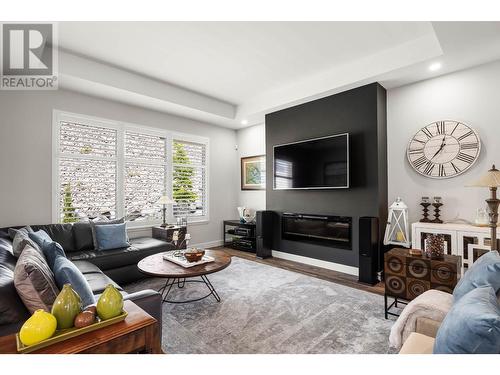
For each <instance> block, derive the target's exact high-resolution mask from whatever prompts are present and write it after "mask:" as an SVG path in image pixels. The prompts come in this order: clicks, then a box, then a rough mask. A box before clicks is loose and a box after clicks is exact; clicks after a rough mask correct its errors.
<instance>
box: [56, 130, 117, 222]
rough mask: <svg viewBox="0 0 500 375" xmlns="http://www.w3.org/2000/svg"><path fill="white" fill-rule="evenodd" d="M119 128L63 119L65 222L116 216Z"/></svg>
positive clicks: (61, 169) (61, 178)
mask: <svg viewBox="0 0 500 375" xmlns="http://www.w3.org/2000/svg"><path fill="white" fill-rule="evenodd" d="M116 145H117V134H116V130H113V129H105V128H100V127H96V126H89V125H82V124H76V123H69V122H62V123H61V124H60V133H59V150H60V157H59V161H58V168H59V215H60V221H61V222H63V223H69V222H76V221H80V220H86V219H93V218H96V217H102V216H105V217H107V218H109V219H113V218H115V217H116Z"/></svg>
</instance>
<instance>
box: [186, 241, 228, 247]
mask: <svg viewBox="0 0 500 375" xmlns="http://www.w3.org/2000/svg"><path fill="white" fill-rule="evenodd" d="M223 244H224V241H223V240H215V241H209V242H201V243H194V244H189V247H191V246H192V247H204V248H210V247H217V246H222V245H223Z"/></svg>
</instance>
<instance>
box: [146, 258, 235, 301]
mask: <svg viewBox="0 0 500 375" xmlns="http://www.w3.org/2000/svg"><path fill="white" fill-rule="evenodd" d="M163 254H164V253H158V254H154V255H150V256H148V257H146V258H144V259H143V260H141V261H140V262H139V263H138V264H137V267H138V268H139V271H141V272H142V273H144V274H146V275H148V276H155V277H163V278H165V279H166V281H165V285H164V286H162V287H161V288H160V289H158V292H160V293H161V295H162V298H163V302H168V303H188V302H196V301H200V300H202V299H204V298H207V297H209V296H214V298H215V299H216V300H217V302H220V297H219V295H218V294H217V291H216V290H215V288H214V287H213V285H212V283H211V282H210V280H208V277H207V275H208V274H211V273H214V272H218V271H221V270H223V269H224V268H226V267H227V266H229V265H230V264H231V256H230V255H228V254H226V253H225V252H224V251H222V250H206V252H205V254H206V255H208V256H211V257H212V258H214V259H215V261H213V262H210V263H204V264H200V265H198V266H194V267H189V268H184V267H182V266H179V265H177V264H175V263H172V262H170V261H168V260H164V259H163ZM194 277H201V280H191V279H192V278H194ZM187 279H190V280H187ZM186 283H204V284H205V285H206V286H207V288H208V290H209V291H210V293H208V294H207V295H206V296H203V297H200V298H196V299H190V300H184V301H174V300H171V299H168V295H169V293H170V291H171V290H172V287H173V286H174V285H175V284H177V287H178V288H180V289H182V288H184V286H185V285H186Z"/></svg>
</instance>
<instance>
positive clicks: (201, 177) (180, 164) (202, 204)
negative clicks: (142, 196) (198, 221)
mask: <svg viewBox="0 0 500 375" xmlns="http://www.w3.org/2000/svg"><path fill="white" fill-rule="evenodd" d="M206 147H207V146H206V145H205V144H202V143H195V142H188V141H183V140H174V142H173V164H172V169H173V170H172V174H173V176H172V195H173V200H174V201H175V202H176V203H175V204H174V205H173V210H174V216H176V217H183V216H188V217H201V216H206V215H207V174H206V173H207V171H206Z"/></svg>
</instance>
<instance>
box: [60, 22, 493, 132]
mask: <svg viewBox="0 0 500 375" xmlns="http://www.w3.org/2000/svg"><path fill="white" fill-rule="evenodd" d="M59 45H60V47H62V50H63V51H65V52H67V53H66V54H65V53H63V54H62V55H63V57H62V58H61V59H60V66H59V70H60V73H61V75H62V79H61V83H60V84H61V87H63V88H64V87H65V88H69V89H72V90H78V91H83V92H87V93H90V94H93V95H98V96H102V97H108V98H113V99H115V100H121V101H124V102H127V103H131V104H136V105H141V106H145V107H150V108H153V109H155V110H164V111H166V112H171V113H175V114H180V115H183V116H187V117H192V118H195V119H198V120H202V121H208V122H211V123H215V124H218V125H222V126H227V127H231V128H239V127H243V126H244V125H242V124H241V120H243V119H245V120H248V122H249V123H248V125H251V124H255V123H259V122H262V121H263V118H264V115H265V113H269V112H272V111H274V110H276V109H280V108H284V107H287V106H290V105H293V104H297V103H300V102H304V101H308V100H312V99H314V98H317V97H321V96H326V95H329V94H331V93H334V92H338V91H341V90H343V89H346V88H349V87H356V86H359V85H362V84H365V83H369V82H375V81H380V82H381V83H382V84H383V85H384V86H385V87H386V88H391V87H396V86H399V85H402V84H407V83H410V82H414V81H417V80H421V79H426V78H429V77H431V76H435V75H436V74H444V73H447V72H451V71H454V70H458V69H463V68H465V67H469V66H473V65H477V64H480V63H484V62H487V61H491V60H495V59H499V58H500V23H498V22H490V23H483V22H480V23H478V22H439V23H430V22H61V23H59ZM75 55H76V56H75ZM78 59H80V60H79V61H78ZM434 60H439V61H440V62H442V63H443V69H441V71H439V72H437V73H430V72H429V71H428V69H427V65H428V63H429V62H430V61H434ZM90 66H91V67H92V68H89V67H90Z"/></svg>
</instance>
